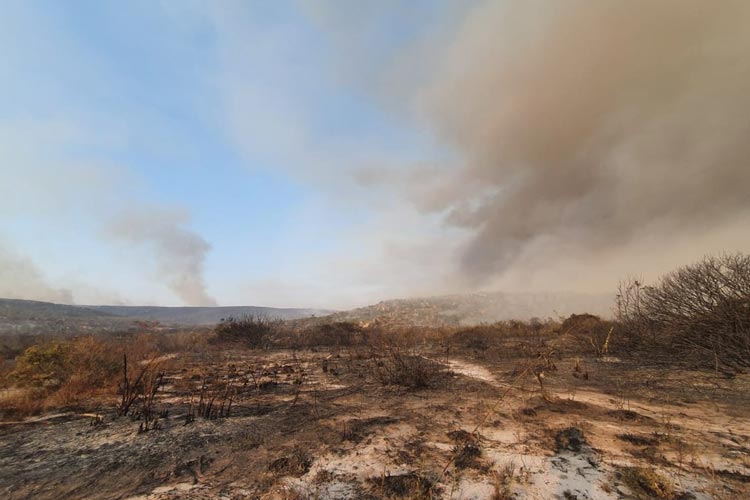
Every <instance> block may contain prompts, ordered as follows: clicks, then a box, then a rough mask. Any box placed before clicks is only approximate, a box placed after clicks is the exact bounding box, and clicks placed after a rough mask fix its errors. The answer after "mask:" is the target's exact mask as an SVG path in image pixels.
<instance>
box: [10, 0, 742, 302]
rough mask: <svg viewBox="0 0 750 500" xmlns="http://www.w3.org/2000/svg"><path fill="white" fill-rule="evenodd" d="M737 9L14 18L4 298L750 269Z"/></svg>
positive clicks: (149, 10) (180, 12) (137, 7)
mask: <svg viewBox="0 0 750 500" xmlns="http://www.w3.org/2000/svg"><path fill="white" fill-rule="evenodd" d="M747 26H750V3H748V2H744V1H739V0H723V1H722V2H707V1H701V0H664V1H660V2H652V1H647V0H634V1H627V2H626V1H621V2H618V1H607V2H602V1H598V0H573V1H569V2H551V1H549V2H542V1H523V0H495V1H490V0H486V1H483V0H473V1H467V2H451V1H448V0H439V1H427V0H418V1H414V2H395V1H393V2H391V1H385V2H374V1H373V2H334V1H325V0H320V1H288V2H240V1H236V2H235V1H228V0H222V1H217V2H203V1H198V0H196V1H189V2H166V1H164V2H151V1H145V0H143V1H134V2H127V3H116V2H95V1H83V0H78V1H71V2H52V1H9V2H4V8H3V11H2V13H0V297H9V298H26V299H37V300H49V301H55V302H64V303H79V304H107V303H111V304H117V303H125V304H158V305H212V304H219V305H238V304H247V305H251V304H252V305H263V306H277V307H323V308H331V309H343V308H348V307H353V306H359V305H365V304H368V303H371V302H375V301H378V300H381V299H385V298H393V297H403V296H414V295H437V294H444V293H450V292H466V291H475V290H495V289H503V290H508V291H557V290H571V291H579V292H610V291H613V290H614V289H615V287H616V285H617V281H618V280H619V279H620V278H623V277H625V276H627V275H641V276H643V277H644V278H645V279H646V280H647V281H648V280H650V279H654V278H655V277H657V276H658V275H660V274H662V273H664V272H667V271H669V270H671V269H673V268H674V267H676V266H679V265H682V264H687V263H690V262H692V261H694V260H695V259H698V258H700V257H702V256H703V255H706V254H712V253H713V254H715V253H719V252H723V251H726V252H735V251H748V249H750V231H748V228H750V195H749V194H748V188H750V142H749V141H748V140H747V138H748V137H750V119H748V116H750V95H749V94H748V92H747V89H748V88H750V30H748V29H747Z"/></svg>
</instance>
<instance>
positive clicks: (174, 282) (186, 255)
mask: <svg viewBox="0 0 750 500" xmlns="http://www.w3.org/2000/svg"><path fill="white" fill-rule="evenodd" d="M187 222H188V216H187V215H186V214H185V213H183V212H179V211H173V210H168V209H163V208H152V209H145V208H144V209H142V210H138V211H130V212H126V213H122V214H120V215H119V216H117V217H116V218H115V219H114V220H113V221H112V222H111V224H110V225H109V226H108V228H107V233H108V234H109V235H110V236H112V237H114V238H116V239H119V240H122V241H126V242H129V243H134V244H137V245H144V246H146V247H147V248H148V249H149V250H150V251H151V252H153V255H154V258H155V261H156V271H157V273H158V275H159V279H161V280H163V281H164V282H165V283H166V285H167V286H168V287H169V289H170V290H172V291H173V292H174V293H175V294H176V295H177V296H178V297H179V298H180V299H181V300H182V301H183V302H184V303H185V304H187V305H196V306H197V305H201V306H208V305H216V301H215V300H214V299H213V298H211V297H210V296H209V295H208V293H207V292H206V285H205V282H204V278H203V263H204V260H205V257H206V254H207V253H208V251H209V250H210V248H211V246H210V245H209V244H208V242H206V240H204V239H203V238H202V237H201V236H199V235H198V234H196V233H194V232H192V231H191V230H189V229H186V228H185V227H184V226H185V224H186V223H187Z"/></svg>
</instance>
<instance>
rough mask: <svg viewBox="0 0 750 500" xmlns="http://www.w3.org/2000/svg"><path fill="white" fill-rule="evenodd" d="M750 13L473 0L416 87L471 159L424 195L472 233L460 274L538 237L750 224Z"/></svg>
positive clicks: (595, 238) (567, 242)
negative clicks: (425, 81) (440, 186)
mask: <svg viewBox="0 0 750 500" xmlns="http://www.w3.org/2000/svg"><path fill="white" fill-rule="evenodd" d="M748 26H750V3H748V2H744V1H733V0H727V1H723V2H719V3H715V2H705V1H703V0H662V1H656V2H654V1H651V0H635V1H627V2H617V1H595V0H590V1H588V0H580V1H570V2H557V3H550V2H529V1H525V0H519V1H508V2H505V1H504V2H496V1H487V2H484V3H480V4H478V5H477V6H475V7H473V9H472V10H471V11H470V12H468V14H467V16H466V17H465V19H464V20H463V21H462V23H461V25H460V26H459V27H458V28H457V30H456V31H454V32H453V33H452V34H451V35H450V36H449V37H447V39H446V40H445V46H444V50H443V51H442V56H443V57H442V58H441V61H440V63H438V65H437V66H436V69H435V72H434V74H433V77H432V78H431V80H430V83H429V84H427V85H425V86H423V87H422V88H421V90H420V92H419V94H418V96H417V101H418V108H419V110H420V112H421V113H423V116H425V117H426V118H427V119H428V120H429V122H430V123H431V124H432V125H433V126H434V128H435V130H436V132H437V134H438V135H439V136H440V137H441V138H442V139H444V140H445V141H447V142H448V143H449V144H451V145H452V146H453V147H455V148H456V149H457V150H458V151H459V152H460V153H461V155H462V157H463V159H464V160H465V164H464V166H462V167H461V168H460V169H459V172H458V175H457V179H455V178H454V179H453V180H452V181H451V183H450V184H452V185H453V186H456V188H455V189H449V190H446V189H444V188H443V189H440V190H439V191H435V192H434V193H432V197H433V198H432V199H429V200H424V199H423V200H420V202H421V204H422V205H424V206H429V207H430V209H431V210H435V211H445V213H446V214H447V215H446V220H447V222H448V223H450V224H452V225H456V226H460V227H463V228H467V229H469V230H470V231H472V232H473V234H474V236H473V237H472V239H471V240H470V242H469V243H468V247H467V248H466V249H465V251H464V253H463V262H462V267H463V270H464V272H465V274H466V275H468V276H470V277H471V278H472V279H473V280H474V281H475V282H481V281H482V280H483V279H484V278H486V277H488V276H493V275H497V274H500V273H502V272H503V271H506V270H507V269H508V268H509V267H510V266H511V265H513V264H514V263H515V262H517V261H518V259H519V258H520V257H521V256H522V254H523V253H524V252H525V251H526V250H527V249H529V248H531V247H533V246H534V245H537V246H538V245H540V244H543V245H547V246H549V247H550V248H554V249H555V251H557V252H566V251H569V252H577V251H580V250H582V249H585V250H587V251H591V252H597V251H599V252H606V251H610V250H611V249H613V248H617V247H618V246H620V245H624V244H628V243H632V241H633V240H635V239H638V238H646V237H647V235H658V236H659V237H661V238H662V241H669V238H670V236H671V235H681V234H688V233H689V234H696V235H700V234H702V233H704V232H706V231H708V230H710V229H712V228H713V227H715V226H717V225H722V224H724V223H725V222H727V221H729V220H730V219H731V220H733V221H735V222H736V221H737V220H740V222H741V223H740V224H739V226H738V227H742V226H743V224H744V227H745V228H747V227H750V226H748V224H750V217H748V213H749V212H748V209H750V194H749V191H748V189H749V188H750V140H748V138H750V120H749V119H748V117H749V116H750V93H748V89H750V29H748ZM455 174H456V173H455V172H454V173H453V174H452V175H455ZM466 186H472V187H473V188H472V194H471V195H467V194H466V191H467V190H466ZM738 217H739V219H738Z"/></svg>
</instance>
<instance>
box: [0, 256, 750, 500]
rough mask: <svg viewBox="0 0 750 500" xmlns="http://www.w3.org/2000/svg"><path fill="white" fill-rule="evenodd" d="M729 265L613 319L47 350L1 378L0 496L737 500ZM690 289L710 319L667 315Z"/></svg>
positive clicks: (744, 378)
mask: <svg viewBox="0 0 750 500" xmlns="http://www.w3.org/2000/svg"><path fill="white" fill-rule="evenodd" d="M740 257H741V256H734V257H725V258H722V259H718V260H713V261H712V260H710V259H709V260H706V261H704V263H703V264H701V265H702V266H704V267H700V266H701V265H699V266H693V267H688V268H684V269H681V270H678V272H676V273H673V274H671V275H668V276H667V277H665V279H664V280H663V281H661V282H660V283H659V284H658V285H657V286H655V287H653V288H647V287H643V286H642V285H641V284H640V283H638V282H637V281H635V280H630V281H627V282H624V283H623V284H622V286H621V289H620V294H619V295H618V302H617V314H616V319H613V320H606V319H601V318H599V317H597V316H592V315H588V314H580V315H573V316H570V317H568V318H560V319H552V318H550V319H544V320H533V321H527V322H520V321H506V322H498V323H493V324H481V325H473V326H463V327H461V326H451V327H445V326H442V327H427V326H419V327H409V326H403V325H402V324H399V325H392V324H389V323H388V322H385V321H377V320H375V321H369V322H367V323H358V322H336V321H330V320H327V319H326V318H317V319H309V320H296V321H286V322H281V321H271V320H267V319H262V318H238V319H232V318H229V319H227V320H225V321H223V322H222V323H220V324H219V325H217V326H216V327H215V328H212V329H206V330H204V331H200V330H193V331H190V332H171V333H169V334H165V333H163V332H147V331H146V332H143V333H140V334H137V335H133V334H129V335H123V336H112V335H106V336H81V337H78V338H74V339H60V340H55V339H48V340H47V341H45V342H44V343H42V344H37V345H34V346H31V347H29V348H27V349H26V350H25V351H24V352H23V353H21V354H20V355H19V356H17V357H16V358H15V360H11V361H6V362H5V363H4V364H3V365H2V367H1V368H2V382H3V387H4V389H2V391H1V392H0V408H1V410H0V411H2V418H3V421H2V423H0V495H2V496H3V498H11V499H16V498H18V499H20V498H41V499H44V498H50V499H51V498H55V499H56V498H131V499H135V498H141V499H152V500H156V499H173V498H174V499H178V498H206V499H209V498H262V499H302V498H312V499H316V498H319V499H329V498H330V499H333V498H371V499H380V498H435V499H443V498H444V499H449V498H451V499H469V498H493V499H510V498H519V499H520V498H539V499H547V498H561V499H610V498H611V499H617V498H639V499H647V498H648V499H650V498H664V499H690V498H695V499H712V498H744V497H746V496H748V495H750V418H748V415H750V391H749V390H748V389H750V375H748V374H747V373H746V368H747V364H746V363H747V361H748V359H750V358H749V357H748V356H747V355H746V354H745V353H744V351H743V350H742V349H743V348H746V347H747V343H746V342H747V332H748V330H747V329H746V327H747V320H748V318H750V316H749V315H748V314H747V312H748V305H747V304H748V303H747V299H746V298H743V296H742V294H741V293H740V292H741V291H742V290H743V288H741V286H744V284H742V283H744V282H743V281H742V280H741V279H739V278H738V276H742V272H744V271H742V270H743V269H746V268H744V267H741V266H744V265H747V262H746V260H743V258H740ZM733 258H734V259H735V260H734V261H732V260H731V259H733ZM727 265H728V266H730V267H726V266H727ZM706 266H708V267H706ZM721 266H724V267H721ZM731 266H735V267H734V268H737V269H739V270H740V273H739V274H737V273H735V272H734V271H732V269H734V268H732V267H731ZM738 266H739V267H738ZM713 269H716V270H717V273H718V274H712V273H713V271H712V270H713ZM697 271H701V272H697ZM709 271H710V272H709ZM680 273H682V274H680ZM697 276H703V277H704V278H705V277H706V276H714V278H716V279H718V280H719V281H721V280H724V278H726V283H723V284H722V285H721V287H719V288H716V287H713V288H712V287H711V286H709V284H707V283H703V284H702V285H701V286H704V289H705V290H714V291H716V290H718V293H720V295H719V296H718V297H719V298H718V299H717V300H716V304H718V305H716V306H714V307H713V308H711V307H708V305H706V307H705V308H704V309H701V310H693V311H687V309H686V307H687V306H686V304H687V303H689V302H690V301H688V302H686V303H684V304H681V305H679V307H677V308H675V309H672V310H671V313H670V314H671V315H670V314H667V313H668V312H669V310H667V309H666V306H665V304H675V302H674V300H675V297H682V296H683V295H684V294H686V293H692V292H687V291H686V290H687V289H685V288H680V287H679V286H678V285H684V284H685V283H696V281H695V279H697V278H696V277H697ZM748 276H750V273H749V274H748ZM732 280H734V282H736V283H739V284H740V285H738V286H734V285H732V284H731V282H732ZM714 283H716V281H714ZM727 283H729V284H727ZM733 286H734V288H733ZM670 290H673V291H674V290H677V292H676V293H677V295H673V296H670V298H669V299H668V300H667V302H661V303H660V302H658V301H657V300H656V299H658V298H659V297H662V298H663V297H664V296H665V294H666V293H667V292H668V291H670ZM690 290H695V288H692V289H690ZM736 290H740V292H738V293H735V291H736ZM728 291H729V292H731V293H729V292H728ZM660 294H661V295H660ZM707 297H708V295H703V296H702V298H701V300H700V301H699V302H698V303H699V304H701V303H705V304H708V300H709V299H708V298H707ZM685 311H687V312H686V313H685V314H682V312H685ZM657 313H659V314H657ZM681 314H682V315H681ZM691 315H692V316H691ZM690 317H692V318H693V320H694V322H693V323H691V322H689V321H688V320H689V318H690ZM677 320H679V321H677Z"/></svg>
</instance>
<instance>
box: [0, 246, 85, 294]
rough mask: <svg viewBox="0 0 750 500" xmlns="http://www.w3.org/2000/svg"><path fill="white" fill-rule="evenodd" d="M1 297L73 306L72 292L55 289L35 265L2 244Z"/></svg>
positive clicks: (0, 253) (0, 263)
mask: <svg viewBox="0 0 750 500" xmlns="http://www.w3.org/2000/svg"><path fill="white" fill-rule="evenodd" d="M0 297H3V298H8V299H28V298H30V297H33V298H34V299H36V300H44V301H49V302H56V303H62V304H72V303H73V294H72V293H71V291H70V290H67V289H62V288H55V287H54V286H51V285H50V284H49V283H47V281H46V280H45V278H44V276H42V273H41V272H39V270H38V269H37V267H36V266H35V265H34V263H33V262H32V261H31V260H30V259H29V258H27V257H24V256H21V255H18V254H16V253H14V252H12V251H11V250H9V249H7V248H6V247H4V246H3V244H2V242H0Z"/></svg>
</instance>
